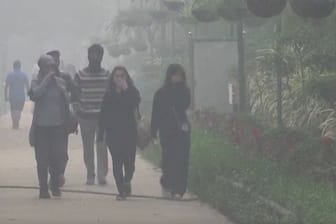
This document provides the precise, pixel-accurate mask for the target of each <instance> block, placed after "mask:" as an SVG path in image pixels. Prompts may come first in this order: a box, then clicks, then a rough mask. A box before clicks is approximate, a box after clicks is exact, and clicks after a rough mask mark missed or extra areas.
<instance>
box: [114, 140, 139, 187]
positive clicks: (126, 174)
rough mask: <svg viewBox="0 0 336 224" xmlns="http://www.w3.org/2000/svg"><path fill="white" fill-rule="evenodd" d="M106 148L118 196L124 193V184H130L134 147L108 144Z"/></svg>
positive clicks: (134, 154) (133, 167) (133, 166)
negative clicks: (110, 158) (111, 164)
mask: <svg viewBox="0 0 336 224" xmlns="http://www.w3.org/2000/svg"><path fill="white" fill-rule="evenodd" d="M108 148H109V151H110V153H111V156H112V162H113V176H114V180H115V182H116V185H117V188H118V192H119V194H123V193H125V189H124V184H125V183H130V182H131V181H132V178H133V174H134V171H135V156H136V145H135V144H134V145H128V144H127V145H126V146H124V147H123V146H122V145H117V144H109V143H108Z"/></svg>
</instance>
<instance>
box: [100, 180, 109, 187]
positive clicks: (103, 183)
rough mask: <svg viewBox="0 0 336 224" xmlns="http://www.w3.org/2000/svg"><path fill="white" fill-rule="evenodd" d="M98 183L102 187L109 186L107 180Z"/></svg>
mask: <svg viewBox="0 0 336 224" xmlns="http://www.w3.org/2000/svg"><path fill="white" fill-rule="evenodd" d="M98 183H99V185H100V186H105V185H106V184H107V181H106V180H105V179H104V180H99V181H98Z"/></svg>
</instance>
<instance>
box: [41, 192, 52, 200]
mask: <svg viewBox="0 0 336 224" xmlns="http://www.w3.org/2000/svg"><path fill="white" fill-rule="evenodd" d="M39 198H40V199H50V198H51V197H50V194H49V191H48V190H40V196H39Z"/></svg>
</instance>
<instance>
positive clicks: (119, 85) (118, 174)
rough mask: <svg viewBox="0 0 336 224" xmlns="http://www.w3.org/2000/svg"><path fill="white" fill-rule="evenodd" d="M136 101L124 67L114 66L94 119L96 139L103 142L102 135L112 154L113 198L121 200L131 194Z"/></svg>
mask: <svg viewBox="0 0 336 224" xmlns="http://www.w3.org/2000/svg"><path fill="white" fill-rule="evenodd" d="M139 103H140V94H139V91H138V90H137V88H136V87H135V86H134V83H133V81H132V79H131V77H130V75H129V74H128V72H127V70H126V68H125V67H120V66H119V67H116V68H115V69H114V70H113V72H112V74H111V76H110V79H109V84H108V89H107V91H106V94H105V96H104V98H103V103H102V107H101V112H100V115H99V122H98V123H99V125H98V130H99V131H98V141H99V142H103V140H104V136H105V141H106V144H107V146H108V148H109V150H110V153H111V156H112V161H113V175H114V179H115V182H116V185H117V188H118V192H119V195H118V196H117V200H125V199H126V198H127V196H129V195H130V194H131V181H132V178H133V174H134V171H135V155H136V137H137V122H136V116H135V114H136V110H137V108H138V107H139ZM123 170H124V171H125V172H123Z"/></svg>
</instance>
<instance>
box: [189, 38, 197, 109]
mask: <svg viewBox="0 0 336 224" xmlns="http://www.w3.org/2000/svg"><path fill="white" fill-rule="evenodd" d="M188 34H189V66H190V75H191V109H192V110H194V109H195V84H196V81H195V68H194V38H193V34H192V32H189V33H188Z"/></svg>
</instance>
